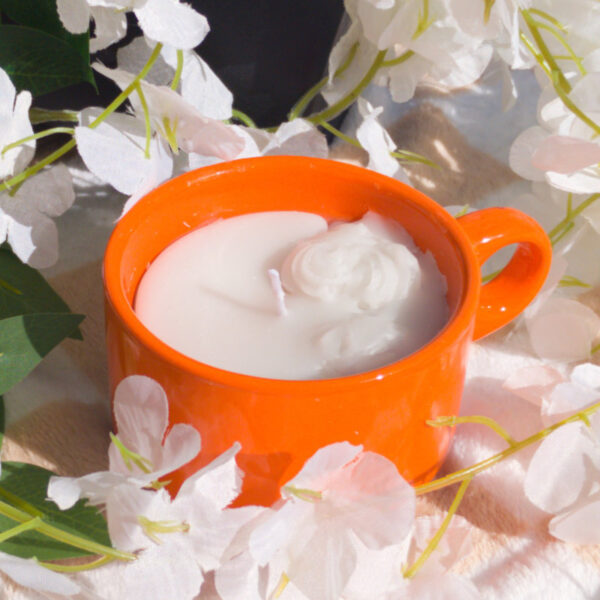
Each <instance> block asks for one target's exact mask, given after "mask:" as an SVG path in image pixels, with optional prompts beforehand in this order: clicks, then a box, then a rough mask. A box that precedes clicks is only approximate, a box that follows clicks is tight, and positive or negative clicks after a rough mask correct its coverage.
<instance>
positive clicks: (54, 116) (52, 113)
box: [29, 107, 79, 125]
mask: <svg viewBox="0 0 600 600" xmlns="http://www.w3.org/2000/svg"><path fill="white" fill-rule="evenodd" d="M29 121H30V122H31V124H32V125H37V124H39V123H49V122H50V123H51V122H68V123H79V116H78V115H77V113H76V112H75V111H74V110H50V109H46V108H35V107H34V108H31V109H29Z"/></svg>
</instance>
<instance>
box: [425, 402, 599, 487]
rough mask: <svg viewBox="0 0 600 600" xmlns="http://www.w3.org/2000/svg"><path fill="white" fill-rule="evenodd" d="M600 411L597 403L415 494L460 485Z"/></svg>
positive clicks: (587, 420)
mask: <svg viewBox="0 0 600 600" xmlns="http://www.w3.org/2000/svg"><path fill="white" fill-rule="evenodd" d="M598 410H600V402H596V403H594V404H592V405H591V406H588V408H586V409H584V410H582V411H580V412H578V413H576V414H574V415H571V416H570V417H567V418H566V419H563V420H562V421H559V422H558V423H555V424H554V425H551V426H550V427H546V428H545V429H542V430H541V431H538V432H537V433H534V434H533V435H530V436H529V437H528V438H525V439H524V440H521V441H520V442H515V443H514V444H513V445H512V446H510V447H509V448H506V449H505V450H503V451H502V452H498V453H497V454H493V455H492V456H490V457H488V458H486V459H485V460H482V461H480V462H478V463H476V464H474V465H471V466H470V467H466V468H464V469H460V470H459V471H455V472H454V473H450V474H449V475H445V476H444V477H440V478H439V479H435V480H434V481H430V482H429V483H424V484H422V485H418V486H416V487H415V493H416V494H417V496H422V495H423V494H428V493H429V492H433V491H434V490H441V489H442V488H445V487H448V486H449V485H453V484H455V483H458V482H459V481H464V480H465V479H467V478H471V477H473V476H474V475H476V474H477V473H481V471H485V470H486V469H489V468H490V467H492V466H494V465H495V464H497V463H499V462H502V461H503V460H505V459H507V458H509V457H510V456H512V455H513V454H515V453H517V452H519V451H521V450H523V449H524V448H527V446H530V445H531V444H535V443H536V442H539V441H541V440H543V439H544V438H546V437H548V436H549V435H550V434H551V433H552V432H553V431H556V430H557V429H560V428H561V427H563V425H567V424H568V423H576V422H577V421H583V422H584V423H589V417H590V415H593V414H594V413H595V412H597V411H598Z"/></svg>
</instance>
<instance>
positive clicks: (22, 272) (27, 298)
mask: <svg viewBox="0 0 600 600" xmlns="http://www.w3.org/2000/svg"><path fill="white" fill-rule="evenodd" d="M45 312H49V313H70V312H71V309H70V308H69V307H68V306H67V304H66V303H65V301H64V300H63V299H62V298H61V297H60V296H59V295H58V294H57V293H56V292H55V291H54V290H53V289H52V288H51V287H50V285H49V284H48V282H47V281H46V280H45V279H44V278H43V277H42V275H40V273H39V271H36V270H35V269H33V268H32V267H30V266H28V265H26V264H25V263H22V262H21V261H20V260H19V258H18V257H17V256H16V255H15V254H14V252H12V250H11V249H10V247H9V246H8V245H7V244H4V245H2V246H0V319H6V318H7V317H15V316H17V315H27V314H33V313H45ZM70 337H73V338H75V339H79V340H80V339H83V337H82V335H81V332H80V331H79V329H77V330H75V332H74V333H73V334H72V335H71V336H70Z"/></svg>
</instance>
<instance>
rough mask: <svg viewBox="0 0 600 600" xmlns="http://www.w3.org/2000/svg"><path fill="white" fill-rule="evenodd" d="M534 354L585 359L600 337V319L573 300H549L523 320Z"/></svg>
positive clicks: (545, 356)
mask: <svg viewBox="0 0 600 600" xmlns="http://www.w3.org/2000/svg"><path fill="white" fill-rule="evenodd" d="M526 324H527V330H528V332H529V337H530V340H531V344H532V346H533V349H534V351H535V352H536V354H538V356H541V357H542V358H549V359H555V360H564V361H575V360H583V359H586V358H589V355H590V350H591V348H592V344H593V342H594V339H595V338H596V336H597V335H598V333H600V318H599V317H598V315H596V313H595V312H594V311H592V310H591V309H590V308H588V307H587V306H584V305H583V304H581V303H580V302H576V301H575V300H569V299H567V298H554V297H551V298H549V299H548V300H547V301H546V302H544V303H543V304H542V305H541V307H540V308H539V309H538V310H537V312H536V313H535V314H534V315H533V316H528V317H527V318H526Z"/></svg>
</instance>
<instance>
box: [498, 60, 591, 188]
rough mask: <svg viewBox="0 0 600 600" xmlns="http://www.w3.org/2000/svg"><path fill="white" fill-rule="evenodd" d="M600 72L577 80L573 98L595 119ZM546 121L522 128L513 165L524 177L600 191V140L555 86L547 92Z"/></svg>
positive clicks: (542, 113)
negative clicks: (565, 103)
mask: <svg viewBox="0 0 600 600" xmlns="http://www.w3.org/2000/svg"><path fill="white" fill-rule="evenodd" d="M599 85H600V73H598V72H595V73H594V72H592V73H588V74H587V75H586V76H585V77H583V78H582V79H581V80H580V81H578V82H576V83H575V85H574V86H573V90H572V91H571V93H570V94H569V98H570V99H571V101H572V102H573V103H574V104H575V105H576V106H577V107H578V108H579V109H580V110H581V111H583V112H584V113H585V114H586V115H587V116H588V117H589V118H590V119H592V120H593V121H595V122H596V123H597V122H598V121H599V119H600V104H599V103H598V94H597V90H598V86H599ZM538 119H539V121H540V125H541V126H534V127H531V128H529V129H526V130H525V131H524V132H522V133H521V134H520V135H519V136H518V137H517V139H516V140H515V141H514V142H513V145H512V147H511V149H510V155H509V163H510V166H511V168H512V169H513V170H514V171H515V172H516V173H517V174H519V175H521V176H522V177H525V178H527V179H532V180H534V181H543V180H546V181H547V182H548V183H549V184H550V185H551V186H553V187H555V188H558V189H560V190H564V191H567V192H572V193H575V194H592V193H596V192H599V191H600V167H599V166H598V163H600V143H598V141H597V135H596V132H595V131H594V130H593V129H592V128H590V127H589V126H588V125H587V124H585V123H584V122H583V121H581V120H580V119H579V118H578V117H577V116H576V115H575V114H573V113H572V112H571V111H570V110H569V109H568V108H567V107H566V106H565V105H564V103H563V102H562V100H561V99H560V98H557V97H555V96H554V94H553V93H551V92H546V93H543V94H542V97H541V108H540V110H539V114H538Z"/></svg>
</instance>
